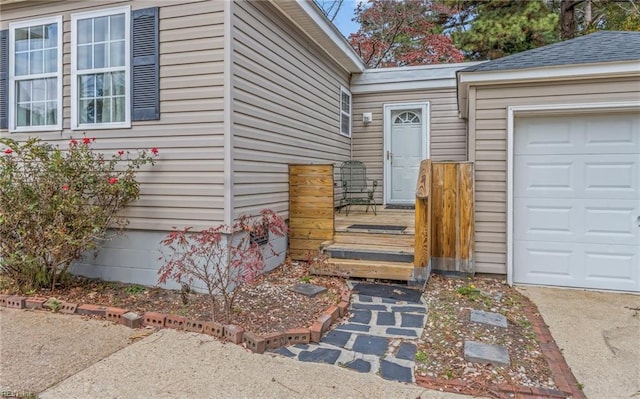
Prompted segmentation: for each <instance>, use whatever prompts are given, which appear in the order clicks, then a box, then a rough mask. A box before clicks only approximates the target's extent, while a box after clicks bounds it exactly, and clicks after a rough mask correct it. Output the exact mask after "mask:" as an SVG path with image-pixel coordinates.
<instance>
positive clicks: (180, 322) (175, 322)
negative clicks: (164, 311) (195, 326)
mask: <svg viewBox="0 0 640 399" xmlns="http://www.w3.org/2000/svg"><path fill="white" fill-rule="evenodd" d="M186 322H187V318H186V317H184V316H178V315H175V314H168V315H167V317H166V318H165V319H164V326H165V327H167V328H173V329H174V330H182V329H184V325H185V324H186Z"/></svg>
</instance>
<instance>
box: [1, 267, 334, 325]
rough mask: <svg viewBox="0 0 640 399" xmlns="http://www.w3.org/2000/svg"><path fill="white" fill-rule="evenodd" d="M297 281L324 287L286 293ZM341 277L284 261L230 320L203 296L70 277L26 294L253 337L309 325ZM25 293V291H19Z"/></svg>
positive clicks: (247, 292) (9, 290)
mask: <svg viewBox="0 0 640 399" xmlns="http://www.w3.org/2000/svg"><path fill="white" fill-rule="evenodd" d="M300 282H310V283H312V284H314V285H319V286H323V287H326V288H327V291H326V292H324V293H322V294H319V295H317V296H315V297H313V298H309V297H307V296H304V295H302V294H298V293H295V292H292V291H290V290H289V287H291V286H292V285H294V284H296V283H300ZM344 287H345V284H344V279H342V278H339V277H324V276H322V277H320V276H311V275H310V272H309V267H308V265H307V264H306V263H297V262H286V263H284V264H283V265H282V266H280V267H278V268H277V269H275V270H273V271H271V272H269V273H266V274H264V275H262V276H260V277H259V278H258V279H256V280H255V281H254V282H252V283H251V284H247V285H245V286H243V287H241V288H240V289H239V292H238V296H237V298H236V301H235V303H234V306H233V311H232V314H231V319H227V317H226V314H225V312H224V311H223V310H222V303H221V301H218V306H217V307H216V309H215V318H214V317H213V310H212V307H211V302H210V301H209V300H208V298H207V296H206V295H202V294H198V293H194V292H189V293H185V292H182V291H181V290H166V289H162V288H159V287H144V286H140V285H135V284H124V283H116V282H106V281H101V280H95V279H87V278H83V277H73V278H72V279H71V281H70V283H69V284H68V285H67V286H65V287H64V288H56V289H54V290H53V291H51V290H49V289H42V290H39V291H34V292H28V293H26V296H40V297H48V298H51V297H54V298H56V299H57V300H59V301H65V302H71V303H77V304H94V305H101V306H114V307H119V308H125V309H128V310H130V311H133V312H137V313H144V312H160V313H166V314H174V315H179V316H185V317H187V318H190V319H197V320H203V321H211V320H214V321H216V322H219V323H223V324H235V325H238V326H240V327H242V328H244V329H245V331H251V332H253V333H255V334H261V335H262V334H268V333H273V332H279V331H284V330H287V329H290V328H301V327H302V328H304V327H309V326H311V325H312V324H313V322H314V321H315V320H316V319H317V317H318V316H319V315H320V314H321V313H322V312H323V311H324V310H325V309H327V308H328V307H329V306H331V305H336V304H338V303H339V302H340V293H341V291H342V290H344ZM0 293H3V294H19V292H17V291H16V289H15V287H12V286H8V287H5V288H4V289H1V290H0ZM20 294H21V295H25V293H20Z"/></svg>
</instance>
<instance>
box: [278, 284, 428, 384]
mask: <svg viewBox="0 0 640 399" xmlns="http://www.w3.org/2000/svg"><path fill="white" fill-rule="evenodd" d="M426 319H427V305H426V304H425V303H424V300H423V299H422V298H420V301H419V302H407V301H400V300H395V299H390V298H381V297H372V296H367V295H359V294H353V295H352V296H351V305H350V308H349V318H348V320H347V321H345V322H343V323H342V324H339V325H337V326H336V327H335V328H334V329H333V330H331V331H329V332H328V333H327V334H326V335H325V336H324V337H323V338H322V339H321V340H320V343H317V344H309V345H295V346H290V347H287V348H280V349H277V350H274V351H273V352H274V353H278V354H280V355H283V356H287V357H292V358H296V359H298V360H300V361H303V362H318V363H329V364H334V365H338V366H341V367H346V368H350V369H353V370H356V371H359V372H362V373H373V374H378V375H380V376H381V377H382V378H384V379H387V380H395V381H402V382H414V381H415V378H414V375H413V369H414V359H415V355H416V352H417V346H416V342H417V340H418V338H420V337H421V336H422V332H423V330H424V325H425V322H426Z"/></svg>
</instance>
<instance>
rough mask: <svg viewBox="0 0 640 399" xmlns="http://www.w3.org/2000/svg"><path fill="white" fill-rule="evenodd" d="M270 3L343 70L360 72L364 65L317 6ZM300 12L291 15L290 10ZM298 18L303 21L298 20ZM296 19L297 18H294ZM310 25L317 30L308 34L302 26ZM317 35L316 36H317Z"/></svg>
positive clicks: (287, 0) (281, 0)
mask: <svg viewBox="0 0 640 399" xmlns="http://www.w3.org/2000/svg"><path fill="white" fill-rule="evenodd" d="M270 1H271V3H272V4H273V5H274V6H275V7H276V8H277V9H278V10H279V11H280V12H281V13H282V14H283V15H284V16H285V17H286V18H287V19H289V20H290V21H291V22H292V23H293V24H294V25H296V26H297V27H298V28H300V30H302V31H303V32H305V34H306V35H307V37H308V38H309V40H311V41H313V42H314V43H316V44H317V45H318V46H319V47H320V48H322V49H323V50H324V51H325V52H326V53H327V55H329V57H331V58H332V59H333V60H334V61H336V62H337V63H338V64H339V65H340V66H342V68H343V69H345V70H346V71H347V72H350V73H358V72H362V71H364V70H365V69H366V65H365V64H364V62H363V61H362V59H361V58H360V57H359V56H358V54H357V53H356V52H355V50H354V49H353V47H351V45H350V44H349V42H348V41H347V39H345V37H344V36H342V34H341V33H340V31H338V29H337V28H336V27H335V26H334V25H333V24H332V23H331V22H330V21H329V20H328V19H327V17H326V16H325V15H324V14H322V12H321V11H320V9H319V8H318V6H316V5H315V4H314V3H313V2H312V1H308V0H296V1H291V0H270ZM293 9H295V10H296V11H302V13H300V14H297V15H292V14H291V10H293ZM300 16H303V17H304V21H300V20H298V19H299V18H300ZM296 17H297V18H296ZM306 24H311V25H312V26H314V27H316V28H317V29H318V31H317V32H313V33H312V32H309V31H308V29H305V28H304V26H303V25H306ZM315 33H317V34H319V35H317V34H315Z"/></svg>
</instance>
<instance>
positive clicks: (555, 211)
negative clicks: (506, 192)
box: [514, 198, 640, 246]
mask: <svg viewBox="0 0 640 399" xmlns="http://www.w3.org/2000/svg"><path fill="white" fill-rule="evenodd" d="M514 211H515V214H516V215H517V218H516V219H515V221H514V222H515V223H514V239H515V240H525V241H555V242H562V243H567V244H570V243H576V242H583V243H593V244H616V245H632V246H633V245H637V244H638V242H639V241H640V231H639V230H640V229H638V227H637V217H638V215H640V207H639V206H638V201H635V200H601V199H588V200H587V199H570V198H560V199H554V198H515V199H514Z"/></svg>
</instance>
